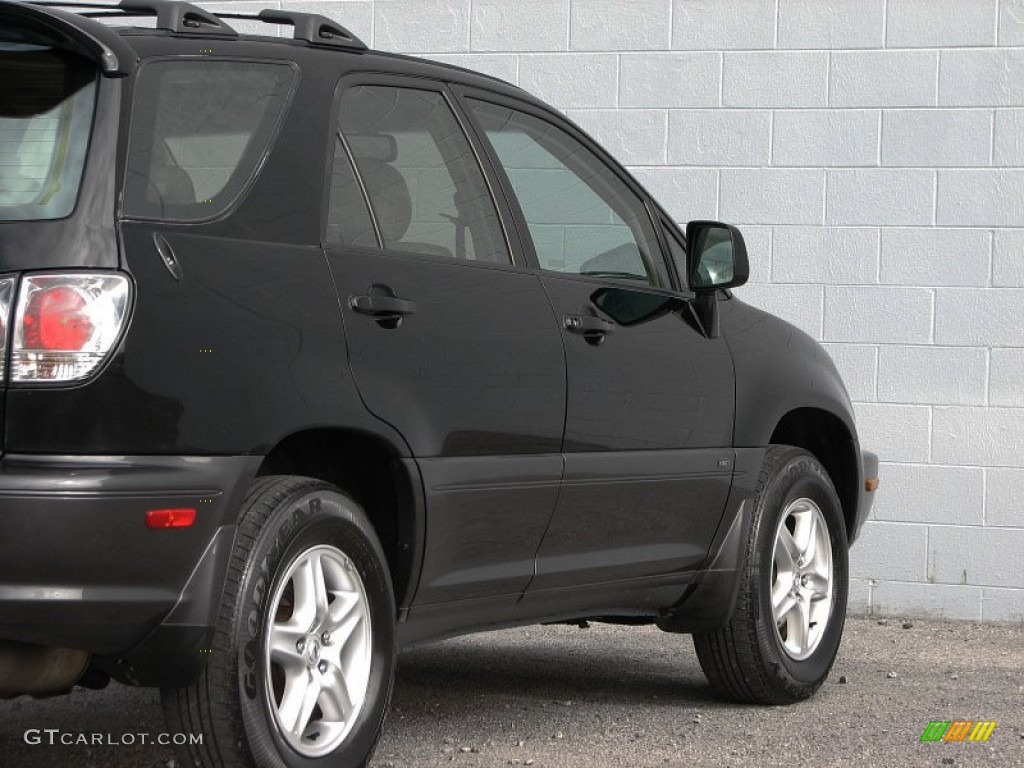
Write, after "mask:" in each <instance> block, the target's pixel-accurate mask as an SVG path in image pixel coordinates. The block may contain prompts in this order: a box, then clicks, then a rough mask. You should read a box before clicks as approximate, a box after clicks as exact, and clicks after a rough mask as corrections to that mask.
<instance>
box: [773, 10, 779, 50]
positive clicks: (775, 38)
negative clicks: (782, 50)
mask: <svg viewBox="0 0 1024 768" xmlns="http://www.w3.org/2000/svg"><path fill="white" fill-rule="evenodd" d="M779 10H780V9H779V0H775V19H774V21H775V29H774V31H773V32H772V48H774V49H778V47H779Z"/></svg>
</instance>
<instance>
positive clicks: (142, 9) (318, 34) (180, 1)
mask: <svg viewBox="0 0 1024 768" xmlns="http://www.w3.org/2000/svg"><path fill="white" fill-rule="evenodd" d="M29 2H30V3H31V4H32V5H38V6H50V7H59V8H74V9H80V10H78V13H79V15H81V16H86V17H89V18H110V17H118V16H156V27H157V29H164V30H167V31H169V32H179V33H184V34H190V35H195V34H204V35H216V36H222V37H237V35H238V33H237V32H236V31H235V30H234V29H232V28H231V27H230V26H229V25H228V24H227V23H225V22H224V21H223V19H241V20H245V21H262V22H266V23H267V24H289V25H291V26H292V27H294V29H295V32H294V34H293V38H294V39H295V40H304V41H306V42H307V43H309V44H310V45H317V46H324V47H328V48H345V49H348V50H352V51H365V50H367V46H366V43H364V42H363V41H362V40H360V39H359V38H358V37H356V36H355V35H354V34H352V32H350V31H349V30H348V29H346V28H345V27H343V26H341V25H340V24H338V23H337V22H335V21H332V20H331V19H329V18H327V17H326V16H320V15H318V14H315V13H299V12H297V11H280V10H276V9H272V8H267V9H265V10H262V11H260V12H259V13H258V14H247V13H227V12H225V13H215V12H212V11H206V10H203V9H202V8H199V7H197V6H195V5H192V4H191V3H188V2H184V0H121V2H119V3H116V4H114V3H112V4H96V3H83V2H74V0H72V1H71V2H60V0H29Z"/></svg>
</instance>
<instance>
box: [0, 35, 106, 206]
mask: <svg viewBox="0 0 1024 768" xmlns="http://www.w3.org/2000/svg"><path fill="white" fill-rule="evenodd" d="M8 31H9V30H0V72H2V73H3V76H2V78H0V221H19V220H26V219H34V220H37V219H61V218H64V217H65V216H68V215H70V214H71V212H72V211H73V210H74V207H75V200H76V199H77V198H78V187H79V185H80V183H81V180H82V169H83V168H84V167H85V156H86V151H87V149H88V146H89V134H90V131H91V127H92V115H93V107H94V104H95V101H96V77H97V73H96V66H95V65H94V64H93V63H92V62H90V61H89V60H88V59H85V58H82V57H80V56H77V55H75V54H73V53H69V52H67V51H61V50H59V49H56V48H51V47H48V46H45V45H38V44H34V43H27V42H11V41H9V40H5V39H4V37H5V36H6V33H7V32H8Z"/></svg>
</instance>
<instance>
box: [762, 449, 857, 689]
mask: <svg viewBox="0 0 1024 768" xmlns="http://www.w3.org/2000/svg"><path fill="white" fill-rule="evenodd" d="M802 498H807V499H810V500H811V501H813V502H814V503H815V504H817V505H818V508H819V509H820V510H821V513H822V516H823V518H824V519H825V523H826V524H827V525H828V532H829V540H830V543H831V547H832V610H831V613H830V614H829V618H828V625H827V626H826V628H825V632H824V634H823V636H822V638H821V641H820V642H819V643H818V646H817V648H815V650H814V652H813V653H812V654H811V655H810V656H808V657H807V658H806V659H803V660H799V661H798V660H796V659H793V658H792V657H790V656H789V654H788V653H786V651H785V649H784V648H783V646H782V640H781V638H780V637H779V634H778V632H777V631H776V629H775V627H774V626H773V624H774V618H773V612H772V604H771V582H772V561H773V554H774V548H775V535H776V532H777V530H778V526H779V524H780V521H781V519H782V514H783V512H784V511H785V510H786V508H787V507H788V506H789V505H790V504H791V503H792V502H793V501H796V500H797V499H802ZM758 506H759V510H758V515H757V516H758V527H759V529H758V532H757V536H756V539H755V549H756V552H755V556H756V558H757V568H756V569H755V571H754V573H755V578H756V582H757V583H756V585H754V588H755V589H756V591H757V595H756V599H757V605H758V616H759V618H760V620H759V621H758V627H757V634H758V644H759V645H760V647H761V651H762V654H763V655H764V656H765V657H766V660H767V661H769V663H772V662H777V667H778V669H779V671H780V673H782V675H783V678H784V683H785V684H786V687H795V688H800V689H803V688H805V687H806V686H813V689H816V688H817V686H818V685H820V684H821V683H822V682H823V681H824V679H825V678H826V677H827V675H828V673H829V671H830V670H831V668H832V664H833V662H834V661H835V657H836V654H837V653H838V651H839V644H840V641H841V640H842V635H843V626H844V624H845V621H846V602H847V591H848V580H849V576H848V572H849V566H848V553H847V542H846V524H845V521H844V519H843V515H842V508H841V506H840V504H839V499H838V497H837V496H836V492H835V490H834V489H833V487H832V484H831V483H830V482H829V480H828V478H827V475H825V472H824V470H823V469H822V468H821V465H820V464H818V462H817V461H816V460H815V459H814V458H813V457H812V456H810V455H809V454H805V453H803V452H801V453H798V454H797V455H795V456H794V457H793V458H792V459H790V460H789V461H788V462H786V463H785V464H784V465H783V466H782V467H781V468H780V470H779V471H778V473H777V474H776V475H775V476H774V477H773V478H772V479H771V480H770V481H769V483H768V484H767V486H766V488H765V491H764V493H763V494H762V496H761V498H760V500H759V504H758ZM813 689H812V690H811V692H813Z"/></svg>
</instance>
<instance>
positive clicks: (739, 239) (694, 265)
mask: <svg viewBox="0 0 1024 768" xmlns="http://www.w3.org/2000/svg"><path fill="white" fill-rule="evenodd" d="M686 272H687V275H686V278H687V281H688V283H689V286H690V289H691V290H694V291H712V290H716V289H718V288H735V287H736V286H738V285H743V284H744V283H745V282H747V278H748V277H750V262H749V261H748V260H747V246H746V244H745V243H744V242H743V235H741V234H740V231H739V230H738V229H736V227H733V226H730V225H729V224H722V223H720V222H717V221H691V222H690V223H689V224H687V225H686Z"/></svg>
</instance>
